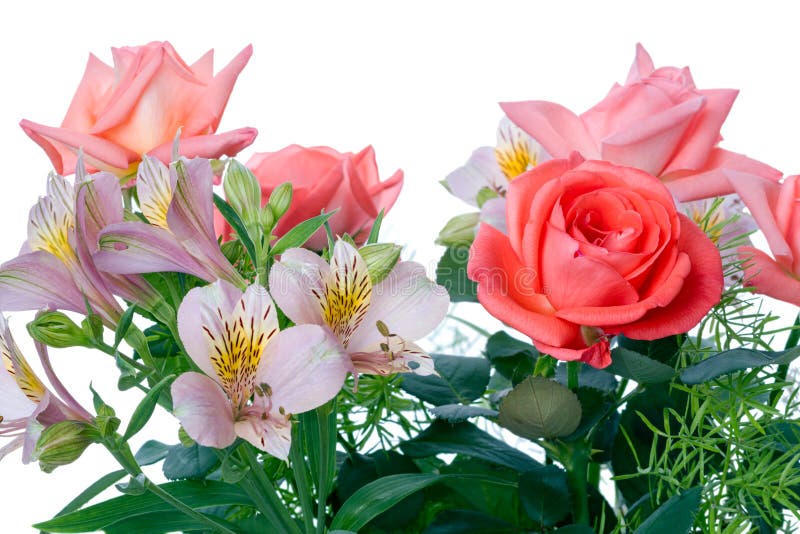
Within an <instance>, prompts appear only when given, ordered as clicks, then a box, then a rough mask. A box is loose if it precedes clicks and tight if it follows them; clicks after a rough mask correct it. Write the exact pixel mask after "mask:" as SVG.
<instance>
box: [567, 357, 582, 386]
mask: <svg viewBox="0 0 800 534" xmlns="http://www.w3.org/2000/svg"><path fill="white" fill-rule="evenodd" d="M580 372H581V362H567V387H568V388H569V389H570V390H572V391H576V390H577V389H578V383H579V381H578V375H579V374H580Z"/></svg>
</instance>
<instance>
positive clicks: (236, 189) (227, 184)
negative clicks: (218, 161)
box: [223, 159, 261, 226]
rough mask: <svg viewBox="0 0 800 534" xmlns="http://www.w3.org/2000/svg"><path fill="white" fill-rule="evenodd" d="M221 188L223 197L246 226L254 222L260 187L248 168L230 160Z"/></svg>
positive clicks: (259, 208) (256, 214) (256, 219)
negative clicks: (223, 191) (223, 192)
mask: <svg viewBox="0 0 800 534" xmlns="http://www.w3.org/2000/svg"><path fill="white" fill-rule="evenodd" d="M223 188H224V190H225V198H226V199H227V201H228V203H229V204H230V205H231V207H232V208H233V209H234V211H235V212H236V213H237V214H238V215H239V216H240V217H241V218H242V221H244V223H245V224H246V225H248V226H249V225H251V224H254V223H256V222H257V221H258V212H259V211H260V210H261V187H260V186H259V185H258V180H257V179H256V177H255V176H254V175H253V173H252V172H250V169H248V168H247V167H245V166H244V165H242V164H241V163H239V162H238V161H236V160H235V159H232V160H230V162H229V163H228V172H227V173H226V174H225V181H224V182H223Z"/></svg>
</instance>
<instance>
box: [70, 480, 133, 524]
mask: <svg viewBox="0 0 800 534" xmlns="http://www.w3.org/2000/svg"><path fill="white" fill-rule="evenodd" d="M125 475H126V472H125V470H124V469H120V470H119V471H112V472H111V473H109V474H107V475H104V476H102V477H100V478H99V479H97V481H96V482H95V483H94V484H92V485H91V486H89V487H88V488H86V489H85V490H83V491H82V492H81V493H80V495H78V496H77V497H75V498H74V499H72V500H71V501H70V502H69V503H68V504H67V505H66V506H65V507H64V508H62V509H61V511H60V512H58V513H57V514H56V517H58V516H61V515H64V514H67V513H69V512H73V511H75V510H77V509H78V508H80V507H81V506H83V505H84V504H86V503H87V502H89V501H91V500H92V499H94V498H95V497H97V496H98V495H100V494H101V493H102V492H104V491H105V490H107V489H108V488H110V487H111V485H112V484H114V483H116V482H117V481H119V480H120V479H122V477H124V476H125Z"/></svg>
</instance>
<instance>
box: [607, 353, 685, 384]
mask: <svg viewBox="0 0 800 534" xmlns="http://www.w3.org/2000/svg"><path fill="white" fill-rule="evenodd" d="M606 371H608V372H609V373H614V374H615V375H619V376H621V377H624V378H630V379H631V380H635V381H636V382H638V383H640V384H659V383H661V382H668V381H669V380H670V379H672V377H673V376H675V369H673V368H672V367H670V366H669V365H666V364H663V363H661V362H659V361H657V360H653V359H651V358H648V357H647V356H645V355H643V354H639V353H638V352H633V351H632V350H628V349H625V348H622V347H617V348H615V349H613V350H612V351H611V365H609V366H608V367H606Z"/></svg>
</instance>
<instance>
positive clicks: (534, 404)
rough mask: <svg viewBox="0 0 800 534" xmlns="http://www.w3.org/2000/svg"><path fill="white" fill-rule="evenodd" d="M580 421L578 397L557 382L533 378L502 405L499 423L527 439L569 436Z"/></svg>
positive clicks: (520, 384)
mask: <svg viewBox="0 0 800 534" xmlns="http://www.w3.org/2000/svg"><path fill="white" fill-rule="evenodd" d="M580 421H581V403H580V401H579V400H578V397H577V396H576V395H575V393H573V392H572V391H570V390H569V389H567V388H566V387H564V386H562V385H561V384H559V383H558V382H555V381H553V380H549V379H547V378H543V377H540V376H531V377H528V378H527V379H525V380H524V381H522V382H520V383H519V384H518V385H517V386H516V387H515V388H514V389H513V390H512V391H511V392H510V393H509V394H508V395H506V397H505V398H504V399H503V401H502V402H501V403H500V415H499V417H498V419H497V422H498V423H499V424H500V426H503V427H505V428H507V429H508V430H510V431H511V432H513V433H515V434H517V435H518V436H522V437H525V438H528V439H538V438H555V437H562V436H568V435H569V434H571V433H572V432H574V431H575V429H576V428H578V424H579V423H580Z"/></svg>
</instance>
